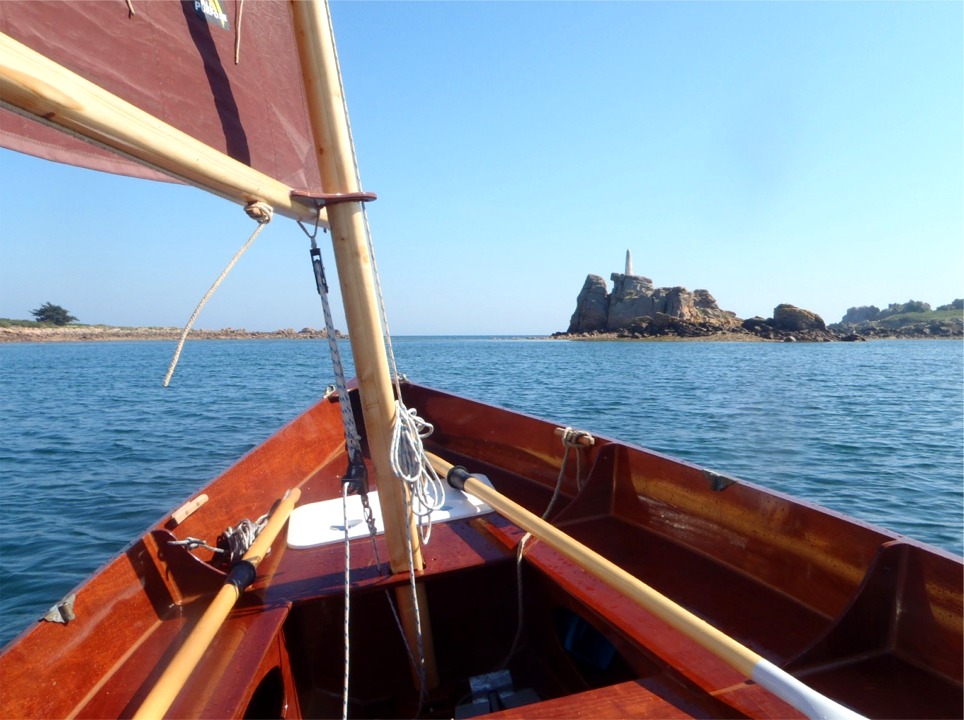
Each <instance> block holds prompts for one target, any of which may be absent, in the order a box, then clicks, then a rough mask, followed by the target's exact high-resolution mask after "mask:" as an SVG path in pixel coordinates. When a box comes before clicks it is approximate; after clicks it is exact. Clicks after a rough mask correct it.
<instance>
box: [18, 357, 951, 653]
mask: <svg viewBox="0 0 964 720" xmlns="http://www.w3.org/2000/svg"><path fill="white" fill-rule="evenodd" d="M343 346H344V351H345V353H346V354H348V353H350V350H349V348H348V346H347V343H344V344H343ZM172 350H173V343H168V342H130V343H121V342H110V343H63V344H56V343H51V344H7V345H0V408H2V420H0V644H2V643H5V642H6V641H8V640H9V639H11V638H12V637H13V636H14V635H15V634H17V633H18V632H19V631H20V630H21V629H23V628H24V627H26V626H27V625H28V624H29V623H31V622H34V621H35V620H36V618H37V617H38V616H39V615H41V614H43V612H45V611H46V610H47V608H49V607H50V606H51V605H52V604H54V603H55V602H56V601H57V600H59V599H60V598H61V597H62V596H63V595H65V594H66V593H67V592H68V591H69V590H70V589H71V588H72V587H73V586H74V585H76V584H77V583H78V582H79V581H81V580H82V579H83V578H84V577H86V576H87V575H88V574H90V573H91V572H92V571H93V570H95V569H96V568H97V567H99V566H100V565H101V564H102V563H104V562H105V561H106V560H107V559H109V558H110V557H111V556H112V555H113V554H115V553H117V552H118V551H119V550H120V549H121V548H123V547H124V546H125V545H126V544H127V542H128V541H129V540H130V539H131V538H132V537H134V536H135V535H137V534H139V533H141V532H142V531H143V530H145V529H146V528H147V527H149V526H150V525H152V524H153V523H155V522H156V521H157V520H158V519H159V518H160V517H162V516H163V515H164V514H165V513H166V512H167V511H169V510H170V509H171V508H172V507H173V506H175V505H176V504H178V503H179V502H180V501H182V500H183V499H185V498H186V497H187V496H188V495H189V494H190V493H191V492H192V491H193V490H195V489H196V488H198V487H199V486H201V485H203V484H205V483H206V482H207V481H208V480H210V479H211V478H212V477H214V476H215V475H217V474H218V473H219V472H221V471H222V470H224V469H225V468H226V467H228V466H229V465H230V464H231V463H232V462H233V461H234V460H235V459H236V458H238V457H239V456H240V455H242V454H243V453H245V452H247V451H248V450H250V449H251V448H252V447H254V446H255V445H256V444H258V443H259V442H261V441H262V440H264V439H265V438H266V437H268V436H269V435H270V434H271V433H272V432H273V431H274V430H276V429H277V428H278V427H280V426H281V425H282V424H284V423H285V422H286V421H288V420H289V419H291V418H292V417H294V416H295V415H296V414H298V413H299V412H300V411H302V410H304V409H305V408H307V407H308V406H310V405H311V404H312V403H313V402H315V400H316V399H317V398H318V397H319V395H320V394H321V393H322V392H323V391H324V388H325V386H326V385H328V384H330V383H332V382H333V378H332V374H331V364H330V361H329V359H328V356H327V346H326V345H325V344H324V342H322V341H309V340H303V341H295V340H278V341H272V340H253V341H238V340H234V341H196V342H192V343H189V344H188V345H187V347H186V349H185V352H184V354H183V355H182V358H181V364H180V366H179V367H178V370H177V373H176V375H175V376H174V380H173V383H172V386H171V387H170V388H167V389H164V388H162V387H161V380H162V378H163V376H164V372H165V370H166V369H167V364H168V362H169V359H170V355H171V352H172ZM395 352H396V355H397V357H398V364H399V370H400V371H401V372H403V373H405V374H406V375H407V376H408V377H409V378H410V379H411V380H413V381H415V382H420V383H424V384H428V385H432V386H435V387H438V388H441V389H445V390H450V391H454V392H457V393H459V394H462V395H466V396H469V397H473V398H478V399H484V400H486V401H488V402H491V403H493V404H496V405H502V406H505V407H509V408H513V409H518V410H522V411H525V412H528V413H531V414H534V415H539V416H543V417H547V418H549V419H552V420H555V421H557V422H559V423H560V424H564V425H572V426H574V427H580V428H584V429H587V430H591V431H595V432H597V433H600V434H605V435H610V436H613V437H618V438H620V439H624V440H628V441H631V442H635V443H637V444H640V445H644V446H646V447H650V448H653V449H656V450H659V451H662V452H665V453H669V454H671V455H676V456H679V457H683V458H686V459H688V460H691V461H694V462H697V463H700V464H702V465H706V466H708V467H711V468H714V469H716V470H719V471H721V472H726V473H728V474H730V475H735V476H737V477H741V478H743V479H746V480H751V481H753V482H756V483H759V484H761V485H766V486H769V487H772V488H776V489H779V490H781V491H783V492H787V493H790V494H793V495H796V496H800V497H804V498H807V499H810V500H813V501H816V502H818V503H820V504H823V505H826V506H828V507H831V508H834V509H837V510H840V511H843V512H845V513H848V514H851V515H854V516H857V517H859V518H862V519H864V520H867V521H869V522H872V523H876V524H879V525H883V526H885V527H888V528H891V529H894V530H897V531H899V532H902V533H906V534H907V535H910V536H912V537H915V538H918V539H920V540H924V541H926V542H929V543H932V544H934V545H937V546H939V547H942V548H945V549H947V550H950V551H952V552H954V553H957V554H960V553H961V552H962V533H964V521H962V474H964V422H962V421H964V413H962V398H964V355H962V344H961V343H960V342H955V341H903V342H901V341H879V342H868V343H827V344H760V343H713V342H694V343H670V342H667V343H651V342H649V343H644V342H637V343H633V342H591V343H590V342H560V341H547V340H527V339H508V338H400V339H396V341H395ZM349 357H350V355H349Z"/></svg>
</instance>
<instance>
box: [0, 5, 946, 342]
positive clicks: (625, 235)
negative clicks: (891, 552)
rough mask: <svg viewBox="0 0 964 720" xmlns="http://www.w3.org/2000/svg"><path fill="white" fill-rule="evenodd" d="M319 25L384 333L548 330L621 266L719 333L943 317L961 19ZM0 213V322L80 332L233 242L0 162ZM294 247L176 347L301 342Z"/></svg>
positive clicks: (277, 250) (102, 187)
mask: <svg viewBox="0 0 964 720" xmlns="http://www.w3.org/2000/svg"><path fill="white" fill-rule="evenodd" d="M333 17H334V22H335V31H336V34H337V37H338V46H339V51H340V54H341V63H342V69H343V72H344V74H345V85H346V91H347V94H348V101H349V108H350V111H351V115H352V125H353V130H354V135H355V139H356V142H357V144H358V155H359V163H360V166H361V173H362V178H363V182H364V185H365V188H366V189H368V190H372V191H374V192H377V193H378V195H379V200H378V201H377V202H376V203H374V204H373V205H372V206H371V207H370V219H371V223H372V228H373V234H374V239H375V247H376V252H377V259H378V264H379V268H380V270H381V277H382V283H383V286H384V290H385V295H386V301H387V304H388V314H389V321H390V323H391V327H392V330H393V332H394V333H396V334H399V335H405V334H548V333H551V332H554V331H557V330H565V329H566V326H567V325H568V322H569V317H570V315H571V313H572V311H573V309H574V308H575V298H576V295H577V294H578V292H579V289H580V288H581V286H582V283H583V280H584V279H585V277H586V275H587V274H588V273H595V274H599V275H603V276H604V277H607V278H608V276H609V274H610V273H611V272H613V271H621V269H622V267H623V259H624V254H625V251H626V249H627V248H630V249H631V250H632V252H633V258H634V266H635V270H636V272H637V273H639V274H643V275H646V276H648V277H650V278H652V279H653V281H654V282H655V284H656V285H657V286H676V285H682V286H684V287H687V288H689V289H691V290H692V289H697V288H705V289H708V290H709V291H710V292H711V293H712V294H713V295H714V296H715V297H716V299H717V301H718V303H719V305H720V306H721V307H722V308H724V309H727V310H732V311H734V312H736V314H737V315H739V316H740V317H751V316H753V315H762V316H764V317H768V316H770V315H771V314H772V311H773V308H774V306H776V305H777V304H779V303H783V302H788V303H792V304H795V305H798V306H801V307H805V308H808V309H810V310H813V311H815V312H817V313H819V314H820V315H821V316H822V317H823V318H824V319H825V320H827V321H828V322H836V321H838V320H839V319H840V318H841V316H842V315H843V313H844V312H845V311H846V310H847V308H848V307H851V306H854V305H868V304H874V305H878V306H885V305H886V304H888V303H890V302H897V301H906V300H908V299H911V298H913V299H917V300H924V301H926V302H930V303H931V304H932V305H935V306H936V305H940V304H943V303H947V302H950V301H951V300H952V299H954V298H957V297H962V296H964V202H962V198H964V170H962V167H964V143H962V136H964V132H962V128H964V118H962V108H964V90H962V88H964V72H962V67H964V43H962V35H964V30H962V28H964V17H962V5H961V3H952V2H912V3H911V2H908V3H901V2H887V3H883V2H854V3H848V2H808V3H804V2H799V3H798V2H785V3H784V2H781V3H777V2H739V3H726V2H719V3H700V2H670V3H658V2H620V3H579V2H566V3H557V2H528V3H514V2H490V3H469V2H448V3H418V2H395V3H392V2H382V3H367V2H335V3H334V4H333ZM0 195H2V197H3V205H4V209H3V214H2V216H0V317H12V318H27V317H29V311H30V310H31V309H32V308H35V307H38V306H39V305H40V304H42V303H43V302H45V301H51V302H54V303H57V304H60V305H63V306H65V307H67V308H68V309H69V310H71V311H72V312H73V313H74V314H75V315H77V316H78V317H79V318H80V319H81V321H83V322H89V323H107V324H115V325H180V324H183V323H184V322H185V321H186V319H187V318H188V317H189V316H190V314H191V312H192V310H193V309H194V307H195V305H196V303H197V301H198V300H199V299H200V297H201V296H202V295H203V294H204V292H205V291H206V290H207V288H208V287H209V286H210V284H211V283H212V282H213V280H214V279H215V278H216V277H217V275H218V274H219V273H220V272H221V270H222V269H223V267H224V265H225V264H227V262H228V260H230V258H231V256H232V255H233V254H234V252H235V251H236V249H237V248H238V247H240V246H241V244H242V243H243V242H244V241H245V239H246V238H247V236H248V234H249V233H250V232H251V230H252V229H253V225H252V223H251V221H250V220H248V219H247V217H246V216H245V215H244V213H243V212H242V210H241V209H240V208H239V207H237V206H234V205H232V204H230V203H227V202H226V201H223V200H220V199H217V198H211V197H207V196H205V195H204V194H203V193H201V192H199V191H196V190H193V189H191V188H185V187H180V186H174V185H167V184H162V183H149V182H144V181H134V180H130V179H126V178H117V177H112V176H108V175H103V174H100V173H94V172H90V171H82V170H78V169H74V168H68V167H65V166H58V165H53V164H50V163H45V162H41V161H37V160H34V159H32V158H26V157H23V156H19V155H14V154H13V153H10V152H7V151H2V152H0ZM307 249H308V241H307V239H306V238H305V237H304V235H303V234H302V233H301V230H300V229H299V228H298V227H297V226H296V225H295V224H294V223H293V222H290V221H286V220H283V219H279V220H278V221H276V222H275V223H272V225H271V226H269V227H268V228H267V229H266V230H265V231H264V232H263V233H262V235H261V237H260V238H259V239H258V240H257V241H256V242H255V244H254V246H253V247H252V249H251V250H249V252H248V254H247V255H245V257H244V258H242V260H241V262H240V263H239V264H238V265H237V266H236V267H235V269H234V271H233V272H232V274H231V275H230V276H229V277H228V279H227V280H226V281H225V283H224V284H223V285H222V287H221V288H220V290H219V291H218V293H217V294H216V295H215V296H214V298H213V299H212V300H211V302H210V303H209V304H208V306H207V307H206V308H205V310H204V312H203V313H202V314H201V317H200V319H199V321H198V323H197V326H198V327H204V328H220V327H246V328H248V329H274V328H284V327H293V328H296V329H300V328H302V327H305V326H312V327H321V326H323V319H322V315H321V309H320V305H319V302H318V299H317V295H316V294H315V291H314V284H313V280H312V277H311V270H310V267H309V260H308V253H307ZM322 249H323V252H324V253H325V258H326V262H327V263H328V265H330V266H333V260H332V259H331V252H330V248H329V247H327V246H326V245H325V244H322ZM332 272H333V270H332ZM332 285H333V286H334V287H335V288H337V284H336V283H332ZM335 305H336V318H337V319H336V322H337V323H338V324H339V326H342V327H343V325H344V323H343V320H342V319H341V317H342V315H341V311H340V305H339V303H338V299H337V298H336V303H335Z"/></svg>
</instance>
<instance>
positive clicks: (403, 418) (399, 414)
mask: <svg viewBox="0 0 964 720" xmlns="http://www.w3.org/2000/svg"><path fill="white" fill-rule="evenodd" d="M328 32H329V33H330V36H331V43H332V47H334V46H335V32H334V28H333V27H332V23H331V15H330V14H329V15H328ZM335 67H336V70H337V76H338V83H339V89H340V92H341V98H342V102H343V103H344V109H345V112H344V115H345V122H346V125H347V128H348V141H349V143H350V144H351V147H352V149H353V152H352V159H353V164H354V170H355V182H356V183H357V186H358V188H359V189H360V188H361V187H362V183H361V173H360V172H359V169H358V161H357V158H356V157H355V154H354V146H355V140H354V136H353V135H352V129H351V122H350V121H349V114H348V101H347V98H346V96H345V88H344V82H343V79H342V74H341V65H340V63H339V61H338V54H337V53H335ZM362 217H363V218H364V221H365V234H366V238H367V241H368V252H369V255H370V257H371V261H372V275H373V278H374V280H375V288H376V293H377V296H378V304H379V310H380V313H379V314H380V320H381V324H382V337H383V338H384V341H385V345H386V351H387V355H388V358H389V361H390V363H391V374H392V380H393V382H394V384H395V397H396V401H395V428H398V425H399V424H400V423H403V422H404V423H408V419H412V420H414V418H415V417H417V416H416V415H415V414H414V413H413V412H410V411H409V410H408V409H407V408H406V407H405V405H404V402H403V401H402V389H401V383H400V382H399V376H398V368H397V366H396V364H395V352H394V348H393V347H392V340H391V333H390V331H389V328H388V314H387V313H386V311H385V300H384V296H383V294H382V286H381V280H380V278H379V275H378V266H377V264H376V262H375V248H374V246H373V244H372V233H371V226H370V225H369V221H368V212H367V210H366V208H365V204H364V203H362ZM416 424H417V423H416ZM429 427H430V426H429ZM396 432H397V433H398V434H399V435H400V441H399V443H398V448H399V450H401V447H402V442H401V437H405V438H406V444H408V442H407V440H411V439H414V438H419V439H418V441H417V445H418V446H419V447H421V439H420V437H421V436H420V432H421V431H416V432H415V433H414V435H412V433H411V432H410V431H406V430H401V429H398V430H396V429H394V428H393V433H396ZM408 453H409V451H407V450H406V451H404V456H405V457H407V456H408ZM393 458H394V453H393ZM395 462H397V463H398V464H399V466H401V465H402V464H403V463H406V464H407V463H408V462H409V460H407V459H403V456H402V455H400V456H399V457H398V458H397V460H395V459H393V464H394V463H395ZM424 464H425V465H428V462H427V460H426V461H425V463H424ZM420 477H424V476H422V475H421V474H420ZM433 492H434V490H428V489H427V488H424V489H420V490H419V491H417V493H416V494H415V495H414V496H412V497H410V498H409V506H408V511H409V513H411V514H410V515H409V517H412V514H414V512H415V511H414V504H415V499H414V498H415V497H422V498H425V499H428V498H430V497H432V493H433ZM443 492H444V488H443ZM430 534H431V524H429V525H428V530H427V533H426V537H425V538H424V539H423V543H425V542H428V536H429V535H430ZM405 537H406V538H407V542H408V572H409V585H410V587H411V592H412V606H413V608H414V613H415V625H416V634H417V641H418V654H419V658H418V666H417V667H418V674H419V684H420V688H419V712H421V706H422V703H423V702H424V699H425V697H426V694H427V692H428V689H427V688H426V685H425V684H426V670H425V653H424V645H423V638H422V622H421V613H420V611H419V605H418V593H417V589H416V584H415V558H414V550H413V548H412V538H411V533H410V532H408V531H406V532H405ZM404 635H405V634H404V632H403V633H402V636H403V639H405V638H404ZM407 644H408V643H407V640H406V645H407Z"/></svg>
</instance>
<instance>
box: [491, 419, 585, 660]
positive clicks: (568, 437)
mask: <svg viewBox="0 0 964 720" xmlns="http://www.w3.org/2000/svg"><path fill="white" fill-rule="evenodd" d="M580 438H589V439H592V435H591V434H589V433H588V432H586V431H585V430H573V429H572V428H571V427H567V428H566V429H565V430H564V431H563V433H562V445H563V447H565V449H566V451H565V452H564V453H563V455H562V463H561V464H560V465H559V477H558V478H557V479H556V487H555V489H554V490H553V493H552V499H551V500H549V505H548V506H547V507H546V509H545V512H543V513H542V519H543V520H546V519H548V517H549V513H550V512H552V506H553V505H555V503H556V499H557V498H558V497H559V490H560V489H561V488H562V482H563V480H564V479H565V477H566V461H567V460H568V459H569V451H570V450H572V449H575V451H576V488H577V489H579V490H582V453H581V452H580V451H581V450H584V449H585V447H584V446H583V445H582V443H580V442H579V439H580ZM531 539H532V533H528V532H527V533H526V534H525V535H523V536H522V539H521V540H520V541H519V544H518V545H517V546H516V553H515V582H516V607H517V620H516V628H515V637H514V638H513V639H512V646H511V647H510V648H509V652H508V654H507V655H506V656H505V660H503V661H502V664H501V665H499V669H500V670H502V669H504V668H505V667H507V666H508V664H509V661H510V660H511V659H512V656H513V655H515V653H516V650H518V647H519V642H520V641H521V640H522V628H523V619H524V607H523V604H522V558H523V556H524V555H525V547H526V543H528V542H529V540H531Z"/></svg>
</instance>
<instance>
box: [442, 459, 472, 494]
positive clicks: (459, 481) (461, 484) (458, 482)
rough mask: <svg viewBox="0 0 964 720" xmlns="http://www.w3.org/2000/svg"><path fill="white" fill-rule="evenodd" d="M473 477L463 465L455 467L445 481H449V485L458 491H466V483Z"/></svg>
mask: <svg viewBox="0 0 964 720" xmlns="http://www.w3.org/2000/svg"><path fill="white" fill-rule="evenodd" d="M470 477H472V475H471V474H470V473H469V471H468V470H466V469H465V468H464V467H462V466H461V465H454V466H453V467H452V469H451V470H449V472H448V475H446V476H445V479H446V480H448V483H449V485H451V486H452V487H454V488H455V489H456V490H464V489H465V481H466V480H468V479H469V478H470Z"/></svg>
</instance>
